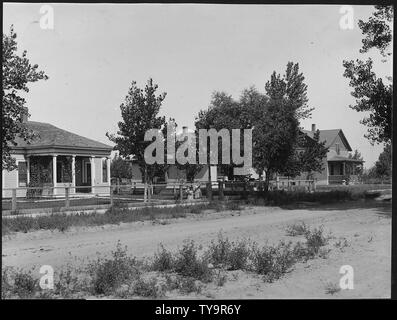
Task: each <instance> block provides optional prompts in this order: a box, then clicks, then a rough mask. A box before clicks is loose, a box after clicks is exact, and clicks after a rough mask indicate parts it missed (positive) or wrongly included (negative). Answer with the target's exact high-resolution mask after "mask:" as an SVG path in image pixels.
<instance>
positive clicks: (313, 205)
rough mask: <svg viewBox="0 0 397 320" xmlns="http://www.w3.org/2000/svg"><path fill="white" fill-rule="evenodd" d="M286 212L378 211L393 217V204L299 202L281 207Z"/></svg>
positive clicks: (363, 201)
mask: <svg viewBox="0 0 397 320" xmlns="http://www.w3.org/2000/svg"><path fill="white" fill-rule="evenodd" d="M280 208H282V209H286V210H297V209H298V210H299V209H305V210H313V211H320V210H325V211H329V210H339V211H340V210H350V209H369V208H373V209H376V213H377V214H381V215H386V216H388V217H391V216H392V202H391V201H377V200H357V201H341V202H336V203H328V204H324V203H320V202H299V203H295V204H289V205H284V206H280Z"/></svg>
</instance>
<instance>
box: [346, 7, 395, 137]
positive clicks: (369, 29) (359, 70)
mask: <svg viewBox="0 0 397 320" xmlns="http://www.w3.org/2000/svg"><path fill="white" fill-rule="evenodd" d="M375 9H376V11H375V13H374V14H373V16H372V17H370V18H369V20H368V21H366V22H365V21H362V20H360V21H359V27H360V28H361V30H362V33H363V35H364V36H365V37H364V39H363V40H362V42H363V46H362V48H361V50H360V52H361V53H365V52H367V51H368V50H370V49H371V48H376V49H378V50H379V51H380V53H381V54H382V55H383V56H389V55H391V53H386V50H387V49H388V48H390V43H391V40H392V31H391V23H392V20H393V7H392V6H380V5H379V6H375ZM385 61H386V60H383V62H385ZM343 66H344V67H345V71H344V74H343V75H344V76H345V77H346V78H348V79H349V80H350V86H351V87H352V88H353V91H352V92H351V95H352V96H353V97H354V98H355V99H356V102H355V104H354V105H350V108H352V109H353V110H356V111H358V112H365V114H366V116H365V117H364V118H363V119H362V120H361V123H362V124H364V125H366V126H367V127H368V133H367V134H366V135H365V137H366V138H367V139H369V141H370V142H371V143H372V144H374V143H389V142H390V141H391V137H392V112H393V111H392V110H393V104H392V95H393V84H392V81H391V77H388V80H389V81H390V83H389V84H387V83H384V81H383V80H382V79H381V78H379V77H376V75H375V73H374V71H373V70H372V66H373V61H372V59H370V58H368V59H367V60H366V61H365V62H364V61H362V60H359V59H357V60H356V61H353V60H350V61H347V60H345V61H343Z"/></svg>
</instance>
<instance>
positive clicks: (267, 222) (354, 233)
mask: <svg viewBox="0 0 397 320" xmlns="http://www.w3.org/2000/svg"><path fill="white" fill-rule="evenodd" d="M390 217H391V207H390V206H380V205H375V204H374V205H373V206H372V205H368V204H366V205H365V207H362V206H361V207H360V206H357V205H354V206H350V208H349V207H348V208H346V205H344V206H342V205H335V206H330V207H325V206H323V207H320V208H316V209H314V208H313V209H310V208H306V209H294V210H286V209H280V208H276V207H249V208H245V210H242V211H233V212H231V211H229V212H220V213H215V212H211V213H204V214H200V215H191V216H189V217H188V218H180V219H172V220H164V221H155V222H152V221H145V222H136V223H128V224H122V225H119V226H104V227H95V228H92V227H91V228H78V229H73V230H70V231H67V232H64V233H61V232H58V231H53V232H51V231H38V232H32V233H27V234H14V235H11V236H4V237H3V238H2V240H3V257H2V263H3V266H15V267H22V268H32V267H35V268H37V267H40V266H41V265H44V264H47V265H52V266H53V267H54V268H55V270H56V267H59V266H62V265H64V264H66V263H82V262H84V259H87V258H95V257H96V256H97V255H98V254H100V255H105V256H106V255H108V254H109V253H110V252H111V251H112V250H114V249H115V247H116V244H117V242H118V241H120V242H121V244H122V245H126V246H128V252H129V253H130V254H132V255H135V256H151V255H152V254H153V253H154V252H155V251H156V250H157V248H158V245H159V243H160V242H161V243H163V244H164V246H165V247H167V248H169V249H174V248H177V247H178V246H180V245H181V244H182V242H183V240H185V239H193V240H195V241H196V242H197V243H200V244H203V245H204V246H205V245H208V244H209V242H210V241H211V240H212V239H215V238H216V237H217V234H218V233H219V232H220V231H222V232H223V233H224V235H226V236H227V237H229V238H230V239H236V238H242V237H247V238H250V239H252V240H254V241H256V242H258V243H259V244H264V243H265V242H266V241H267V242H268V243H277V242H278V241H280V240H282V239H284V240H292V237H288V236H286V235H285V228H286V226H287V225H289V224H292V223H294V222H298V221H304V222H305V223H306V224H308V225H310V226H319V225H324V229H325V231H326V232H332V235H333V236H334V239H335V241H337V240H338V239H342V238H346V240H347V243H348V245H347V246H346V247H345V248H343V249H340V248H336V247H332V248H331V253H330V256H329V258H328V259H316V260H312V261H309V262H308V263H307V264H298V265H297V266H296V268H295V270H294V271H292V272H291V273H289V274H287V275H286V276H285V277H283V278H282V279H280V280H279V281H277V282H275V283H273V284H265V283H264V282H263V281H261V280H260V278H258V276H256V275H251V274H240V275H237V276H236V277H234V278H236V279H237V278H238V279H239V280H236V281H230V282H228V283H227V284H226V285H225V286H224V287H222V288H216V289H215V288H214V290H212V291H211V292H208V293H207V297H209V298H213V297H216V298H277V297H278V298H299V297H322V296H324V297H329V295H326V293H325V289H324V288H325V286H326V284H327V283H328V282H332V283H339V279H340V277H341V275H340V274H339V269H340V267H341V266H342V265H347V264H348V265H351V266H352V267H353V268H354V271H355V283H356V288H355V289H354V290H348V291H346V290H345V291H343V292H340V293H337V294H336V295H334V296H333V297H335V296H340V297H344V298H347V297H387V296H389V295H390V289H389V288H390V272H391V271H390V270H391V267H390V259H391V254H390V250H391V243H390V242H391V219H390ZM242 286H243V287H244V288H245V289H244V290H242ZM185 298H186V297H185Z"/></svg>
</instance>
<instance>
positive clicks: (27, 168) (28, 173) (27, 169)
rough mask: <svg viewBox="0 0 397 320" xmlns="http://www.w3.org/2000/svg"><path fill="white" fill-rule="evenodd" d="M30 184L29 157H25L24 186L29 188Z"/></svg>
mask: <svg viewBox="0 0 397 320" xmlns="http://www.w3.org/2000/svg"><path fill="white" fill-rule="evenodd" d="M29 183H30V156H27V157H26V186H27V187H29Z"/></svg>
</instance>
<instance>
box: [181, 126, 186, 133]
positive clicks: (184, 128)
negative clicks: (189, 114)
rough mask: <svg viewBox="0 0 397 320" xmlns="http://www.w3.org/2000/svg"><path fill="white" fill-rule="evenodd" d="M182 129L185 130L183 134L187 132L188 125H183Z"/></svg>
mask: <svg viewBox="0 0 397 320" xmlns="http://www.w3.org/2000/svg"><path fill="white" fill-rule="evenodd" d="M182 130H183V134H187V127H186V126H183V127H182Z"/></svg>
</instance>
